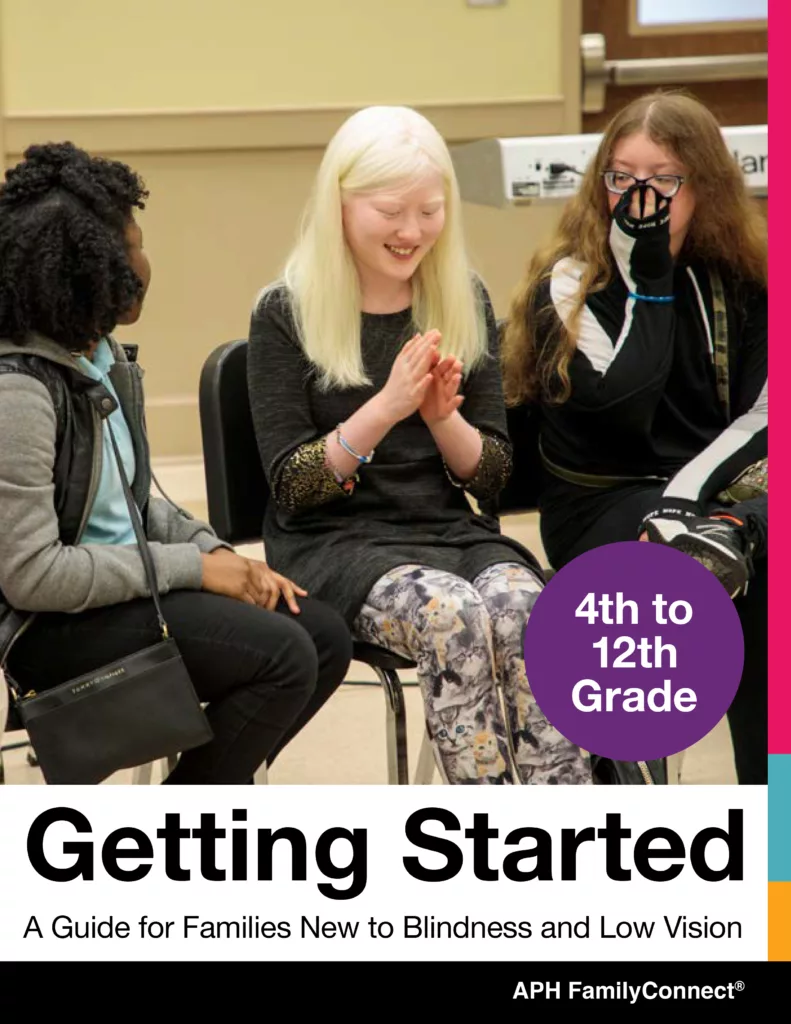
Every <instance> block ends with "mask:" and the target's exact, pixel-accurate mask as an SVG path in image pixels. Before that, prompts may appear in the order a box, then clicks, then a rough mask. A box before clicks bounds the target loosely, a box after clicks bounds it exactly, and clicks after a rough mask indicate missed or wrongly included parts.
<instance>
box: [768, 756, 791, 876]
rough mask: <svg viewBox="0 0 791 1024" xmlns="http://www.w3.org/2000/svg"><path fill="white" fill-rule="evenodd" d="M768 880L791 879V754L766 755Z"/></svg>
mask: <svg viewBox="0 0 791 1024" xmlns="http://www.w3.org/2000/svg"><path fill="white" fill-rule="evenodd" d="M769 881H770V882H791V754H770V755H769Z"/></svg>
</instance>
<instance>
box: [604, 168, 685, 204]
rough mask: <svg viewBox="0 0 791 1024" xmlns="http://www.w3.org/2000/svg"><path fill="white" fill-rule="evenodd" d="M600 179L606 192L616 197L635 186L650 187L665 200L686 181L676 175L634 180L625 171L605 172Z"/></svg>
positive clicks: (631, 175)
mask: <svg viewBox="0 0 791 1024" xmlns="http://www.w3.org/2000/svg"><path fill="white" fill-rule="evenodd" d="M602 178H604V185H605V188H606V189H607V191H608V192H614V193H615V194H616V195H617V196H622V195H623V194H624V192H628V191H629V189H630V188H633V187H634V186H635V185H650V186H651V187H652V188H655V189H656V191H657V192H658V193H659V194H660V196H663V197H664V198H665V199H670V197H671V196H674V195H675V194H676V192H678V190H679V189H680V188H681V186H682V185H683V184H684V182H685V181H686V180H687V179H686V178H682V177H681V176H680V175H678V174H656V175H654V177H652V178H635V176H634V175H633V174H627V173H626V171H605V172H604V174H603V175H602Z"/></svg>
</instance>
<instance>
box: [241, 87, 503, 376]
mask: <svg viewBox="0 0 791 1024" xmlns="http://www.w3.org/2000/svg"><path fill="white" fill-rule="evenodd" d="M436 172H438V173H439V174H440V175H441V177H442V181H443V185H444V193H445V224H444V227H443V230H442V232H441V234H440V236H439V238H438V239H437V241H436V243H435V244H434V246H433V247H432V248H431V250H430V251H429V252H428V253H427V254H426V256H425V257H424V259H423V260H422V262H421V263H420V265H419V267H418V269H417V271H416V272H415V275H414V276H413V278H412V319H413V322H414V327H415V331H416V332H418V331H419V332H421V333H425V332H426V331H428V330H431V329H436V330H438V331H441V333H442V344H441V351H442V352H443V354H449V355H450V354H452V355H454V356H456V358H458V359H460V360H461V361H462V363H463V364H464V367H465V373H467V372H469V371H470V370H471V369H472V368H473V367H474V366H475V365H477V364H478V363H479V362H480V360H481V359H482V358H483V357H484V356H485V354H486V350H487V338H486V321H485V315H484V310H483V305H482V302H481V300H480V296H479V293H478V289H477V287H476V284H475V278H474V276H473V274H472V271H471V268H470V264H469V261H468V258H467V252H466V247H465V243H464V236H463V230H462V223H461V197H460V195H459V187H458V182H457V181H456V175H455V172H454V169H453V163H452V161H451V157H450V153H449V152H448V147H447V146H446V145H445V142H444V140H443V138H442V136H441V135H440V134H439V132H438V131H437V130H436V128H434V126H433V125H432V124H431V123H430V122H429V121H427V120H426V118H424V117H423V116H422V115H420V114H418V113H417V112H416V111H414V110H411V109H409V108H408V107H367V108H365V109H364V110H360V111H358V112H357V113H355V114H353V115H352V116H351V117H350V118H349V119H348V120H347V121H346V122H345V123H344V124H343V125H342V126H341V128H340V129H339V130H338V131H337V132H336V134H335V136H334V137H333V138H332V140H331V141H330V143H329V145H328V146H327V149H326V152H325V154H324V158H323V160H322V162H321V166H320V167H319V171H318V174H317V176H316V180H315V182H314V186H313V191H312V194H311V197H310V200H309V202H308V204H307V206H306V208H305V210H304V212H303V215H302V220H301V224H300V229H299V235H298V240H297V243H296V245H295V247H294V248H293V250H292V252H291V254H290V256H289V258H288V260H287V262H286V265H285V269H284V272H283V275H282V278H281V280H280V281H278V282H275V283H274V284H272V285H270V286H269V287H268V288H266V289H264V291H263V292H262V294H261V296H259V300H258V302H259V303H260V302H265V301H266V296H267V294H268V293H269V292H270V291H272V290H273V289H274V288H275V287H277V286H278V285H282V284H285V285H286V287H287V289H288V291H289V296H290V300H291V306H292V311H293V315H294V319H295V323H296V326H297V329H298V331H299V335H300V341H301V343H302V347H303V349H304V351H305V354H306V355H307V357H308V359H309V360H310V361H311V362H312V363H313V364H314V365H315V366H316V367H317V369H318V370H319V380H320V384H321V386H322V387H324V388H328V387H331V386H335V387H356V386H360V385H364V384H369V383H370V381H369V379H368V378H367V376H366V374H365V370H364V367H363V362H362V354H361V346H360V327H361V314H362V310H361V297H360V283H359V277H358V274H357V269H356V267H355V264H354V260H353V259H352V255H351V252H350V251H349V248H348V246H347V244H346V240H345V237H344V231H343V218H342V206H343V201H344V198H345V197H346V196H350V195H361V194H371V193H375V192H379V191H382V190H385V189H387V190H391V189H397V190H398V189H401V188H403V187H410V186H412V185H414V184H415V183H416V182H419V181H420V180H421V179H422V178H423V177H424V176H425V175H426V174H429V173H436Z"/></svg>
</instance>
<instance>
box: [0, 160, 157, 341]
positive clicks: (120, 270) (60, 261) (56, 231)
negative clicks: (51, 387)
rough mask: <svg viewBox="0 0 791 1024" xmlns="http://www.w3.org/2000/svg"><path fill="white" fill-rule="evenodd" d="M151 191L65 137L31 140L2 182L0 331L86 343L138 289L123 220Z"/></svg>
mask: <svg viewBox="0 0 791 1024" xmlns="http://www.w3.org/2000/svg"><path fill="white" fill-rule="evenodd" d="M147 198H148V192H147V191H146V189H145V187H144V185H143V182H142V180H141V179H140V177H139V176H138V175H137V174H136V173H135V172H134V171H132V170H131V169H130V168H129V167H127V166H126V164H122V163H120V162H119V161H117V160H105V159H103V158H101V157H95V156H91V155H90V154H88V153H86V152H85V151H84V150H82V149H79V148H78V147H77V146H75V145H73V144H72V143H71V142H58V143H48V144H46V145H38V146H30V147H29V148H28V149H27V150H26V151H25V154H24V160H23V161H22V162H21V163H19V164H17V166H16V167H12V168H11V169H10V170H9V171H8V172H7V174H6V178H5V182H4V183H3V184H2V185H0V337H2V338H6V339H8V340H10V341H14V342H17V343H20V344H21V343H24V340H25V336H26V335H27V334H29V332H31V331H36V332H38V333H39V334H43V335H45V336H46V337H48V338H51V339H52V340H54V341H56V342H58V344H60V345H63V347H64V348H66V349H67V350H69V351H73V352H76V351H84V350H85V349H87V347H88V345H89V343H90V342H92V341H98V340H99V339H100V338H101V337H102V336H103V335H106V334H107V333H108V332H109V331H111V330H112V329H113V328H114V327H115V325H116V324H117V323H118V321H119V317H121V316H122V315H123V314H124V313H125V312H127V311H128V310H129V309H131V308H132V306H133V305H134V303H135V302H136V301H137V300H138V298H139V297H140V295H141V293H142V287H143V285H142V282H141V280H140V279H139V277H138V276H137V275H136V274H135V272H134V271H133V270H132V268H131V266H130V265H129V259H128V256H127V253H126V241H125V237H124V235H125V230H126V227H127V225H128V224H129V221H130V219H131V217H132V213H133V208H134V207H138V208H140V209H144V208H145V202H144V200H145V199H147Z"/></svg>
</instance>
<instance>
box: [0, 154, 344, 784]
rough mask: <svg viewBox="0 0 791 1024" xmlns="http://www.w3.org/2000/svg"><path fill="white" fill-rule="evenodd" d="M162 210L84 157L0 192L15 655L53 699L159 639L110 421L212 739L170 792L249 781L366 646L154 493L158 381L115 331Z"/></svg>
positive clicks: (8, 604) (14, 667) (5, 622)
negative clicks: (151, 435)
mask: <svg viewBox="0 0 791 1024" xmlns="http://www.w3.org/2000/svg"><path fill="white" fill-rule="evenodd" d="M147 197H148V193H147V191H146V190H145V188H144V185H143V183H142V181H141V180H140V178H139V177H138V176H137V175H136V174H135V173H134V172H133V171H132V170H131V169H130V168H129V167H127V166H125V165H124V164H122V163H119V162H117V161H108V160H104V159H100V158H97V157H92V156H90V155H89V154H87V153H85V152H84V151H82V150H80V149H77V148H76V147H75V146H73V145H71V144H70V143H59V144H49V145H45V146H32V147H30V148H29V149H28V150H27V152H26V153H25V158H24V160H23V161H22V162H21V163H20V164H19V165H17V166H16V167H14V168H12V169H11V170H9V171H8V173H7V175H6V180H5V183H4V184H3V185H2V186H1V187H0V438H2V445H0V658H5V657H6V656H7V662H6V666H7V671H8V672H9V674H10V675H11V676H12V678H14V680H15V681H17V682H18V683H19V684H20V685H21V686H22V687H23V688H24V689H27V688H34V689H35V690H36V691H38V692H40V691H42V690H46V689H48V688H50V687H53V686H55V685H57V684H59V683H61V682H64V681H65V680H68V679H70V678H73V677H75V676H79V675H81V674H83V673H86V672H90V671H93V670H94V669H96V668H98V667H100V666H102V665H105V664H107V663H108V662H111V661H114V660H116V659H118V658H122V657H125V656H127V655H130V654H133V653H134V652H136V651H138V650H141V649H142V648H144V647H147V646H149V645H150V644H151V643H152V642H154V641H155V640H156V638H157V619H156V614H155V609H154V605H153V602H152V601H151V599H150V595H149V591H148V586H147V583H146V575H145V571H144V568H143V562H142V559H141V557H140V554H139V551H138V548H137V546H136V545H135V537H134V531H133V529H132V524H131V520H130V518H129V512H128V510H127V505H126V502H125V499H124V495H123V488H122V484H121V478H120V474H119V473H118V469H117V465H116V461H115V458H114V456H113V448H112V442H111V440H110V434H109V431H108V426H107V423H108V420H109V422H110V424H111V425H112V431H113V433H114V435H115V437H116V440H117V443H118V446H119V449H120V452H121V457H122V461H123V464H124V468H125V471H126V475H127V477H128V479H129V480H130V482H131V483H132V490H133V493H134V497H135V501H136V503H137V506H138V508H139V510H140V513H141V516H142V520H143V523H144V525H145V529H146V535H147V537H148V539H149V541H150V547H151V553H152V557H153V560H154V564H155V567H156V575H157V580H158V585H159V590H160V593H161V594H162V595H163V596H162V604H163V610H164V613H165V617H166V619H167V621H168V624H169V626H170V627H171V631H172V633H173V635H174V637H175V638H176V640H177V642H178V645H179V649H180V650H181V653H182V656H183V658H184V662H185V664H186V666H187V669H188V671H189V673H190V676H191V678H192V681H193V684H194V686H195V690H196V692H197V694H198V697H199V698H200V700H201V701H203V702H207V703H208V708H207V715H208V717H209V720H210V722H211V726H212V729H213V732H214V739H213V740H212V741H211V742H209V743H207V744H205V745H204V746H201V747H198V748H196V749H194V750H189V751H186V752H185V753H184V754H183V755H182V756H181V758H180V760H179V763H178V765H177V766H176V768H175V769H174V771H173V772H172V773H171V774H170V776H169V777H168V779H167V780H166V781H167V783H168V784H200V783H204V784H235V783H244V782H249V781H250V780H251V778H252V776H253V774H254V773H255V771H256V770H257V769H258V768H259V766H261V765H262V764H263V763H265V762H266V763H267V764H271V762H272V761H273V759H274V757H275V756H276V754H277V753H278V752H279V751H280V750H281V749H282V748H283V746H284V745H285V744H286V743H287V742H288V741H289V740H290V739H291V738H293V736H294V735H296V733H297V732H298V731H299V730H300V729H301V728H302V727H303V726H304V725H305V723H306V722H307V721H308V720H309V719H310V718H311V717H312V716H313V715H314V714H315V713H316V711H317V710H318V709H319V708H320V707H321V705H322V704H323V703H324V702H325V701H326V700H327V698H328V697H329V696H330V695H331V694H332V693H333V692H334V690H335V689H336V687H337V686H338V685H339V684H340V683H341V682H342V681H343V678H344V676H345V674H346V670H347V668H348V665H349V662H350V660H351V639H350V636H349V631H348V630H347V628H346V626H345V625H344V623H343V621H342V619H341V618H340V616H338V615H337V614H336V613H335V612H334V611H332V610H331V609H330V608H329V607H327V606H325V605H323V604H321V603H319V602H317V601H314V600H312V599H311V598H309V597H307V596H306V592H305V591H304V590H302V589H301V588H300V587H298V586H297V585H296V584H294V583H292V582H291V581H290V580H288V579H286V578H285V577H283V576H280V575H278V574H277V573H275V572H273V571H272V570H271V569H269V567H268V566H267V565H266V564H265V563H263V562H258V561H250V560H248V559H245V558H243V557H241V556H240V555H238V554H236V553H235V552H234V551H233V549H231V548H230V547H229V546H228V545H226V544H224V543H223V542H221V541H220V540H219V539H218V538H217V537H216V536H215V534H214V533H213V531H212V530H211V528H210V527H209V526H208V525H207V524H206V523H202V522H199V521H198V520H196V519H193V518H192V517H191V516H190V515H189V514H188V513H186V512H184V511H183V510H181V509H178V508H176V507H175V506H174V505H171V504H170V503H168V502H167V501H165V500H163V499H161V498H157V497H154V496H152V495H150V493H149V492H150V485H151V469H150V464H149V450H148V442H147V439H146V434H145V427H144V407H143V396H142V386H141V384H142V382H141V377H142V373H141V371H140V368H139V367H138V365H137V363H136V361H135V358H134V352H133V351H132V349H131V348H130V350H129V351H128V352H127V351H125V349H124V348H123V347H122V346H121V345H119V344H118V343H116V341H115V340H114V339H113V338H112V336H111V332H112V330H113V329H114V328H115V326H116V325H117V324H131V323H134V322H135V321H136V320H137V319H138V317H139V316H140V312H141V309H142V304H143V300H144V297H145V294H146V291H147V289H148V285H149V280H150V276H151V271H150V266H149V262H148V258H147V256H146V254H145V252H144V251H143V237H142V232H141V230H140V227H139V225H138V224H137V223H136V221H135V218H134V211H135V209H136V208H138V209H143V207H144V203H145V200H146V198H147ZM97 384H98V385H103V388H100V389H99V393H101V394H103V395H104V398H105V401H104V402H98V401H96V394H97ZM107 392H109V393H110V395H111V397H112V398H113V399H114V400H115V401H114V402H112V403H109V404H110V405H113V406H115V408H114V409H113V411H111V412H110V413H109V415H108V413H107V411H106V408H105V406H106V405H107V404H108V403H107V402H106V398H107ZM297 597H299V601H297ZM25 613H27V614H25ZM20 621H22V623H23V628H22V630H21V632H20V630H19V628H18V625H17V624H18V623H19V622H20ZM14 636H15V637H16V639H14V640H13V644H12V645H11V640H12V638H13V637H14Z"/></svg>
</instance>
